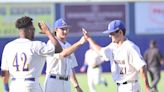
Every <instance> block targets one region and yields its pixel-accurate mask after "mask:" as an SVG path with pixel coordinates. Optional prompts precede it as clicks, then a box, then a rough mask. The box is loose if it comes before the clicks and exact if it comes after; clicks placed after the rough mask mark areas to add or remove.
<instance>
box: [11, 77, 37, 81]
mask: <svg viewBox="0 0 164 92" xmlns="http://www.w3.org/2000/svg"><path fill="white" fill-rule="evenodd" d="M17 79H22V78H12V80H13V81H14V80H17ZM23 79H24V80H25V81H35V78H23Z"/></svg>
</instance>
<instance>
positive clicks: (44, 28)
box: [38, 21, 49, 34]
mask: <svg viewBox="0 0 164 92" xmlns="http://www.w3.org/2000/svg"><path fill="white" fill-rule="evenodd" d="M38 26H39V28H40V29H41V32H40V33H41V34H46V32H47V31H49V28H48V26H47V25H46V24H45V23H44V22H43V21H41V22H39V23H38Z"/></svg>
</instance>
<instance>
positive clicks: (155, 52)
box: [144, 40, 163, 92]
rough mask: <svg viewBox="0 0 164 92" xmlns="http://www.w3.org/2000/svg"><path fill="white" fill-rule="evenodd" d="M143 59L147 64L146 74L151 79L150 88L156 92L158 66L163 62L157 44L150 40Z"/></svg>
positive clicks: (158, 75) (158, 77)
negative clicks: (147, 73)
mask: <svg viewBox="0 0 164 92" xmlns="http://www.w3.org/2000/svg"><path fill="white" fill-rule="evenodd" d="M144 59H145V61H146V62H147V68H148V72H149V74H150V78H151V81H152V82H151V87H152V90H154V92H158V90H157V84H158V83H159V80H160V72H161V71H160V66H161V64H162V63H161V62H163V56H162V53H161V52H160V50H159V49H158V47H157V42H156V41H155V40H151V41H150V44H149V48H148V49H147V50H146V51H145V53H144Z"/></svg>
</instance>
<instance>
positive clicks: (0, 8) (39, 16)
mask: <svg viewBox="0 0 164 92" xmlns="http://www.w3.org/2000/svg"><path fill="white" fill-rule="evenodd" d="M54 10H55V9H54V4H50V3H44V4H43V3H19V4H17V3H12V4H10V3H6V4H0V20H1V21H0V25H1V27H0V37H8V36H17V35H18V32H17V31H16V30H17V29H16V28H15V21H16V19H17V18H20V17H22V16H30V17H32V18H33V22H34V26H35V27H36V30H35V32H36V35H39V31H40V30H39V28H38V25H37V24H38V22H39V21H45V22H46V23H47V24H48V25H52V23H53V21H54V14H55V13H54V12H55V11H54Z"/></svg>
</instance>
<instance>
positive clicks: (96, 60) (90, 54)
mask: <svg viewBox="0 0 164 92" xmlns="http://www.w3.org/2000/svg"><path fill="white" fill-rule="evenodd" d="M85 62H87V64H88V68H93V65H94V64H97V65H100V64H101V63H102V62H103V59H102V57H101V55H100V54H98V53H96V52H95V51H94V50H92V49H89V50H87V51H86V53H85Z"/></svg>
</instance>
